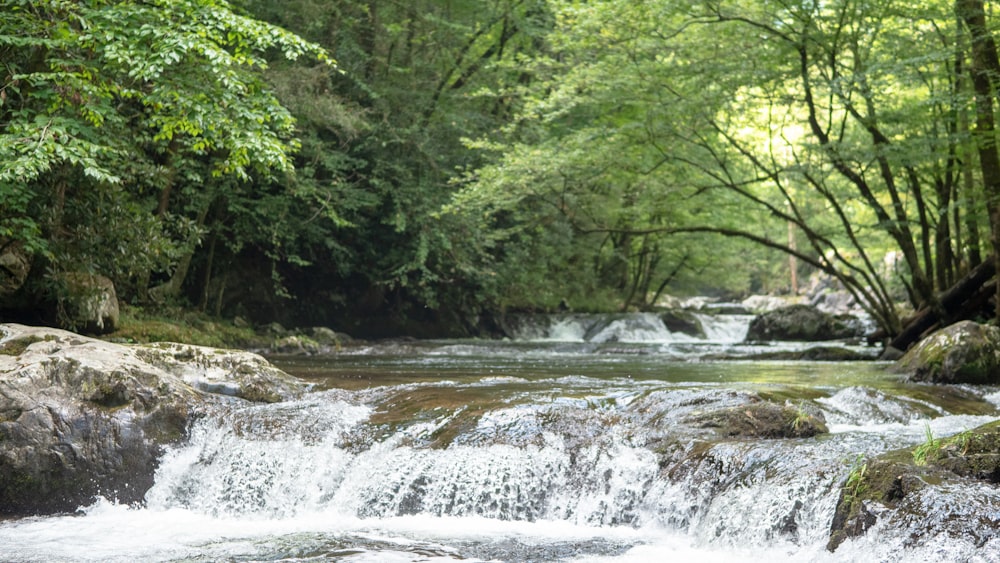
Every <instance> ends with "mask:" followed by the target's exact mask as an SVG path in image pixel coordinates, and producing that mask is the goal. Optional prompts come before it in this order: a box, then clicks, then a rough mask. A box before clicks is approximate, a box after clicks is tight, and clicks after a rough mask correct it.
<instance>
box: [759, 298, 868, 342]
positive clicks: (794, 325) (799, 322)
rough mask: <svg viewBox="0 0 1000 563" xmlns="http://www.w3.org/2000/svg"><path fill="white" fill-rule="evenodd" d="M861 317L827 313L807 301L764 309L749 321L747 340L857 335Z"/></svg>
mask: <svg viewBox="0 0 1000 563" xmlns="http://www.w3.org/2000/svg"><path fill="white" fill-rule="evenodd" d="M863 334H864V326H863V324H862V323H861V320H860V319H858V318H857V317H854V316H851V315H836V316H835V315H830V314H828V313H824V312H822V311H820V310H818V309H816V308H815V307H812V306H810V305H791V306H789V307H784V308H781V309H775V310H773V311H769V312H767V313H763V314H761V315H758V316H757V317H756V318H754V320H753V321H751V322H750V327H749V329H748V331H747V340H748V341H751V342H767V341H773V340H781V341H788V340H795V341H804V342H815V341H822V340H839V339H845V338H859V337H861V336H862V335H863Z"/></svg>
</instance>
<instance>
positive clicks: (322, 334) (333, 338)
mask: <svg viewBox="0 0 1000 563" xmlns="http://www.w3.org/2000/svg"><path fill="white" fill-rule="evenodd" d="M309 336H311V337H312V339H313V340H314V341H315V342H316V343H317V344H319V345H320V346H323V347H325V348H339V347H340V346H342V345H344V344H348V343H349V342H351V341H352V340H353V338H351V337H350V335H347V334H344V333H343V332H336V331H334V330H333V329H330V328H327V327H325V326H314V327H312V328H311V329H309Z"/></svg>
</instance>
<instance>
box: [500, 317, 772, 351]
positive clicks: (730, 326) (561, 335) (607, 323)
mask: <svg viewBox="0 0 1000 563" xmlns="http://www.w3.org/2000/svg"><path fill="white" fill-rule="evenodd" d="M690 317H691V319H692V320H693V321H692V326H691V327H690V329H691V330H690V331H687V332H680V331H671V330H670V329H668V328H667V326H666V324H665V323H664V321H663V319H662V318H661V316H660V315H659V314H657V313H614V314H611V313H609V314H555V315H521V316H516V317H515V318H514V319H512V320H511V322H509V323H508V325H509V326H508V330H509V332H510V333H511V335H512V337H513V338H514V339H516V340H521V341H528V342H531V341H534V342H591V343H595V344H603V343H610V342H621V343H646V344H649V343H655V344H675V343H680V344H684V343H698V342H706V343H721V344H734V343H739V342H742V341H743V340H744V339H745V338H746V334H747V328H748V326H749V325H750V321H751V320H752V319H753V316H752V315H712V314H706V313H694V312H692V313H690Z"/></svg>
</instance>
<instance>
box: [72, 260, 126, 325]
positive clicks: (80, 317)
mask: <svg viewBox="0 0 1000 563" xmlns="http://www.w3.org/2000/svg"><path fill="white" fill-rule="evenodd" d="M63 283H64V284H65V287H66V295H65V296H64V297H63V299H62V303H63V309H64V310H65V312H66V315H67V317H68V321H69V323H68V325H69V326H70V327H71V328H74V329H75V330H79V331H81V332H84V333H87V334H108V333H111V332H114V331H115V329H116V328H117V327H118V314H119V312H118V296H117V294H116V293H115V284H114V283H112V282H111V280H109V279H108V278H106V277H104V276H100V275H97V274H88V273H86V272H70V273H67V274H65V275H64V276H63Z"/></svg>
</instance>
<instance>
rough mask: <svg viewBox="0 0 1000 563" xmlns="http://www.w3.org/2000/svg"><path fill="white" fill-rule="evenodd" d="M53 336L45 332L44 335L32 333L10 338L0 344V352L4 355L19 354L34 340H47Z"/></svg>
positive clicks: (52, 338)
mask: <svg viewBox="0 0 1000 563" xmlns="http://www.w3.org/2000/svg"><path fill="white" fill-rule="evenodd" d="M55 338H56V337H55V336H53V335H51V334H46V335H45V336H38V335H35V334H32V335H29V336H24V337H22V338H12V339H10V340H8V341H6V342H4V343H3V344H2V345H0V354H3V355H5V356H20V355H21V354H23V353H24V351H25V350H27V349H28V346H31V345H32V344H34V343H36V342H49V341H51V340H55Z"/></svg>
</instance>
